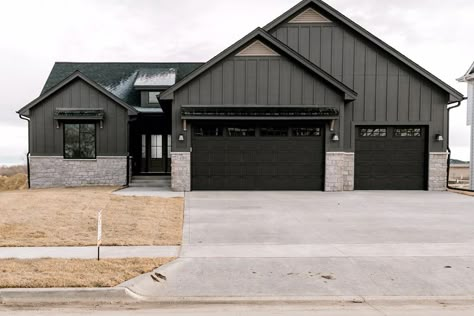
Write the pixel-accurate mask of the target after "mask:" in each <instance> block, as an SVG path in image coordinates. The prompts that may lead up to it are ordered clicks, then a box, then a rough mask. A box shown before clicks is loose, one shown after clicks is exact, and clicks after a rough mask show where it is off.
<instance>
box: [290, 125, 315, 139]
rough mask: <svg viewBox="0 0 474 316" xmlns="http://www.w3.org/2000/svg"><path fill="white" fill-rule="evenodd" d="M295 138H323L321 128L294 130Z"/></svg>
mask: <svg viewBox="0 0 474 316" xmlns="http://www.w3.org/2000/svg"><path fill="white" fill-rule="evenodd" d="M293 136H297V137H311V136H321V128H319V127H313V128H311V127H300V128H293Z"/></svg>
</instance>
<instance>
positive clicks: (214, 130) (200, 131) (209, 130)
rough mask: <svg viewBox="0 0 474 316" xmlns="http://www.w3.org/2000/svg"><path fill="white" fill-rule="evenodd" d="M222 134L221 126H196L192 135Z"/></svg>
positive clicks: (210, 135) (216, 135)
mask: <svg viewBox="0 0 474 316" xmlns="http://www.w3.org/2000/svg"><path fill="white" fill-rule="evenodd" d="M223 135H224V129H223V128H222V127H198V128H195V129H194V136H201V137H218V136H223Z"/></svg>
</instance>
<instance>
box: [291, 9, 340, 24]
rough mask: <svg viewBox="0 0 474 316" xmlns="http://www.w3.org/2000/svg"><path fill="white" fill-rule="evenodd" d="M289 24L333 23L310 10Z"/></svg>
mask: <svg viewBox="0 0 474 316" xmlns="http://www.w3.org/2000/svg"><path fill="white" fill-rule="evenodd" d="M288 23H331V21H330V20H328V19H327V18H325V17H324V16H322V15H321V14H320V13H318V12H316V11H315V10H314V9H311V8H309V9H308V10H306V11H304V12H303V13H301V14H300V15H298V16H296V17H295V18H294V19H293V20H291V21H290V22H288Z"/></svg>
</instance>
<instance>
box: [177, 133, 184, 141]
mask: <svg viewBox="0 0 474 316" xmlns="http://www.w3.org/2000/svg"><path fill="white" fill-rule="evenodd" d="M178 140H179V141H180V142H184V135H183V134H180V135H179V136H178Z"/></svg>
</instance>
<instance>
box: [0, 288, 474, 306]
mask: <svg viewBox="0 0 474 316" xmlns="http://www.w3.org/2000/svg"><path fill="white" fill-rule="evenodd" d="M38 303H41V304H42V305H63V304H84V305H90V304H94V305H96V304H99V305H101V304H102V305H105V304H114V303H122V304H146V305H153V304H156V305H162V304H163V305H201V304H226V305H230V304H248V305H252V304H267V305H273V304H313V305H318V306H334V305H340V304H369V305H396V306H407V305H425V306H429V305H439V304H450V305H470V306H474V295H473V296H357V295H356V296H263V297H244V296H231V297H147V296H143V295H139V294H136V293H134V292H132V291H131V290H129V289H128V288H125V287H115V288H103V289H92V288H90V289H89V288H87V289H74V288H67V289H0V305H31V304H38Z"/></svg>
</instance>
